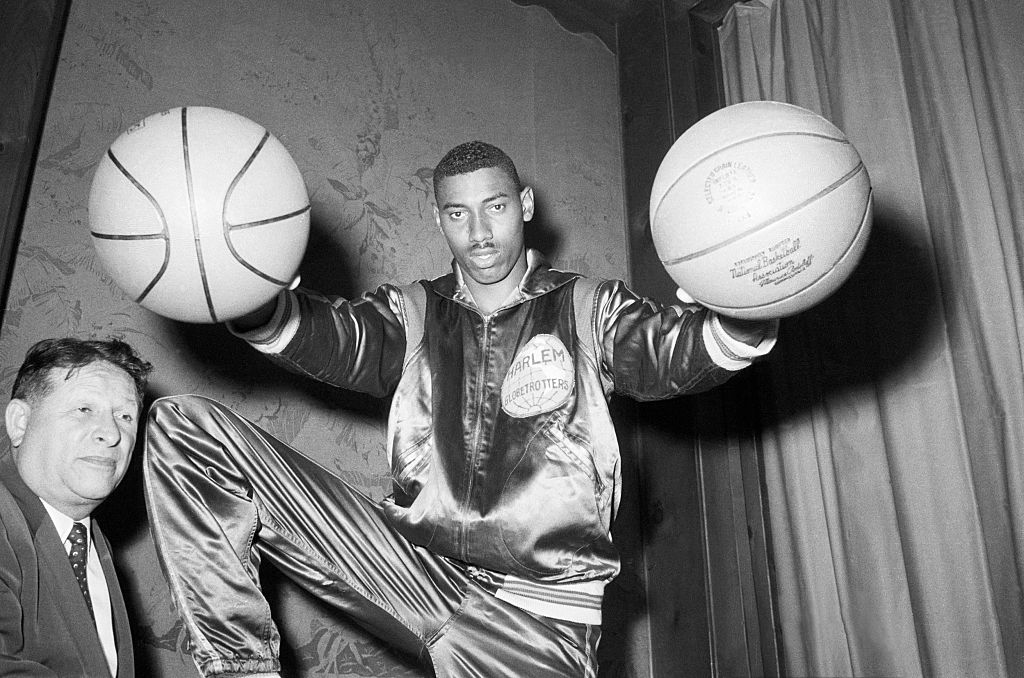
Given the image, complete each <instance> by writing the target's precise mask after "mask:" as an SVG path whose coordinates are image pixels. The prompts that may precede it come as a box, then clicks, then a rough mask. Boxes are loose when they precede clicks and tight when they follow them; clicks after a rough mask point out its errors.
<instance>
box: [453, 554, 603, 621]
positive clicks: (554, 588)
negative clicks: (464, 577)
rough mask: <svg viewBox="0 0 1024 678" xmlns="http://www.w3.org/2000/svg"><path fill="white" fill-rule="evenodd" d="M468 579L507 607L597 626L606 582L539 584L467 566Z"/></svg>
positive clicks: (510, 575)
mask: <svg viewBox="0 0 1024 678" xmlns="http://www.w3.org/2000/svg"><path fill="white" fill-rule="evenodd" d="M468 571H469V576H471V577H472V578H473V579H474V580H476V581H477V583H479V584H480V585H481V586H483V587H484V588H485V589H487V590H488V591H490V592H491V593H493V594H494V597H495V598H498V599H499V600H504V601H505V602H506V603H509V604H510V605H515V606H516V607H518V608H520V609H523V610H526V611H527V612H531V613H533V614H538V615H541V616H542V617H551V618H553V619H561V620H563V621H569V622H575V623H577V624H591V625H594V626H600V625H601V603H602V601H603V599H604V587H605V584H606V583H607V582H605V581H601V580H591V581H578V582H569V583H564V582H541V581H535V580H532V579H523V578H522V577H517V576H515V575H512V574H501V573H499V572H493V571H491V570H485V569H483V568H479V567H475V566H473V565H470V566H469V569H468Z"/></svg>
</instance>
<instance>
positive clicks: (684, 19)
mask: <svg viewBox="0 0 1024 678" xmlns="http://www.w3.org/2000/svg"><path fill="white" fill-rule="evenodd" d="M737 1H738V0H703V1H702V2H697V1H696V0H691V1H688V2H682V1H676V2H673V1H672V0H651V1H650V2H642V3H636V4H637V6H638V8H637V10H636V11H634V12H632V13H630V15H628V16H625V17H621V18H620V19H619V20H618V23H617V43H616V47H617V49H616V54H617V57H618V61H619V77H620V98H621V106H622V120H623V161H624V167H625V172H624V174H625V184H626V185H625V197H626V211H627V243H628V249H629V255H630V256H629V272H630V276H631V284H632V285H633V286H634V288H635V289H636V290H637V291H638V292H640V293H641V294H644V295H646V296H649V297H652V298H655V299H658V300H659V301H663V302H672V301H674V300H675V288H676V286H675V284H674V283H673V282H672V280H671V279H670V278H669V277H668V275H667V274H666V273H665V272H664V269H663V268H662V266H661V265H660V262H659V260H658V257H657V253H656V252H655V250H654V245H653V241H652V239H651V235H650V229H649V225H648V203H649V198H650V187H651V185H652V183H653V179H654V175H655V173H656V172H657V169H658V166H659V164H660V160H661V158H663V157H664V155H665V153H666V152H667V151H668V149H669V148H670V147H671V145H672V143H673V142H674V141H675V140H676V139H677V138H678V137H679V135H680V134H682V133H683V132H684V131H685V130H686V129H687V128H688V127H689V126H690V125H692V124H693V123H695V122H696V121H697V120H699V119H700V118H702V117H704V116H705V115H707V114H708V113H710V112H712V111H714V110H717V109H719V108H721V107H722V106H724V105H725V98H724V86H723V81H722V65H721V60H720V57H719V44H718V29H719V27H720V26H721V24H722V20H723V18H724V17H725V15H726V12H728V10H729V8H730V7H731V6H732V5H733V4H735V3H736V2H737ZM758 392H759V389H758V368H757V367H756V366H755V368H753V369H750V370H746V371H744V373H742V374H740V375H738V376H737V377H734V378H733V380H731V381H730V382H729V383H728V384H726V385H725V386H723V387H720V388H718V389H715V390H714V391H712V392H710V393H707V394H703V395H700V396H695V397H687V398H683V399H680V400H677V401H673V402H671V403H668V404H652V405H639V406H637V407H636V408H635V409H634V411H633V413H632V416H627V418H628V419H629V420H630V421H629V425H628V427H625V428H629V429H630V430H629V435H628V436H625V437H624V440H623V447H624V448H630V449H627V450H625V453H624V460H627V461H624V463H628V461H630V460H631V461H633V463H636V464H638V465H639V468H638V469H636V470H635V471H634V472H633V475H635V476H636V478H637V479H638V483H639V484H638V489H637V493H638V496H639V502H640V508H639V509H638V513H639V515H640V516H641V518H642V519H643V521H645V522H646V523H647V524H646V525H645V526H644V529H643V535H644V540H643V544H642V549H643V553H642V560H643V574H644V576H643V580H644V585H645V591H646V595H645V598H646V600H647V601H648V604H647V609H646V613H647V619H648V626H649V639H650V654H651V657H650V667H649V668H650V675H651V676H652V677H653V678H660V677H661V676H677V675H687V676H713V677H717V676H750V677H753V676H779V675H782V673H783V666H782V663H781V653H780V643H781V639H780V636H779V630H778V629H779V625H778V619H777V611H776V606H775V600H776V597H775V592H774V572H773V563H772V559H771V536H770V530H769V527H768V525H769V523H768V505H767V499H766V494H765V492H764V470H763V466H762V460H763V455H762V450H761V445H760V440H759V438H758V431H759V430H760V427H759V422H758V412H759V403H758V397H757V394H758ZM668 418H673V419H672V423H671V424H668V423H666V419H668Z"/></svg>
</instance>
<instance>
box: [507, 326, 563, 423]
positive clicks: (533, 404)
mask: <svg viewBox="0 0 1024 678" xmlns="http://www.w3.org/2000/svg"><path fill="white" fill-rule="evenodd" d="M575 385H576V378H575V368H574V366H573V362H572V356H571V355H570V354H569V350H568V349H567V348H566V347H565V344H563V343H562V342H561V340H559V339H558V337H555V336H553V335H550V334H538V335H537V336H535V337H534V338H533V339H531V340H530V341H529V343H527V344H526V346H523V347H522V348H521V349H519V353H517V354H516V357H515V360H513V361H512V365H511V366H510V367H509V368H508V372H507V373H506V374H505V381H504V382H502V384H501V409H503V410H505V413H506V414H508V415H509V416H510V417H517V418H522V417H532V416H535V415H538V414H544V413H545V412H550V411H551V410H554V409H557V408H559V407H561V406H562V405H563V404H564V403H565V401H566V400H568V399H569V396H570V395H572V391H573V388H575Z"/></svg>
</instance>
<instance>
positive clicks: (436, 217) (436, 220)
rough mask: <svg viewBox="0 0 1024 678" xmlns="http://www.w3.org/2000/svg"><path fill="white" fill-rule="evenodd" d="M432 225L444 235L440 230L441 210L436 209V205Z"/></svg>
mask: <svg viewBox="0 0 1024 678" xmlns="http://www.w3.org/2000/svg"><path fill="white" fill-rule="evenodd" d="M434 224H435V225H436V226H437V230H439V231H441V232H442V233H444V229H443V228H441V210H439V209H437V205H434Z"/></svg>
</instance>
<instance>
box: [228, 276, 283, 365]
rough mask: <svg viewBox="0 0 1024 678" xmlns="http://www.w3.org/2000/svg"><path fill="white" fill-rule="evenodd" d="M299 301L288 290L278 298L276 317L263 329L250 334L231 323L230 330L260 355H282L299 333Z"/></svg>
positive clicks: (229, 324) (258, 328) (257, 329)
mask: <svg viewBox="0 0 1024 678" xmlns="http://www.w3.org/2000/svg"><path fill="white" fill-rule="evenodd" d="M299 320H300V316H299V299H298V297H297V296H296V295H295V293H294V292H292V291H290V290H288V291H285V292H283V293H282V294H280V295H279V296H278V297H277V307H276V308H275V309H274V315H273V316H272V317H271V318H270V321H269V322H267V324H266V325H264V326H263V327H257V328H256V329H254V330H249V331H248V332H239V331H236V330H235V329H234V328H233V327H232V326H231V323H228V329H229V330H230V331H231V333H232V334H234V335H235V336H236V337H240V338H241V339H244V340H245V341H247V342H249V344H250V345H251V346H252V347H253V348H255V349H256V350H257V351H259V352H260V353H269V354H275V353H280V352H281V351H283V350H284V348H285V347H286V346H287V345H288V344H289V343H291V341H292V339H294V338H295V334H296V333H297V332H298V331H299Z"/></svg>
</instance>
